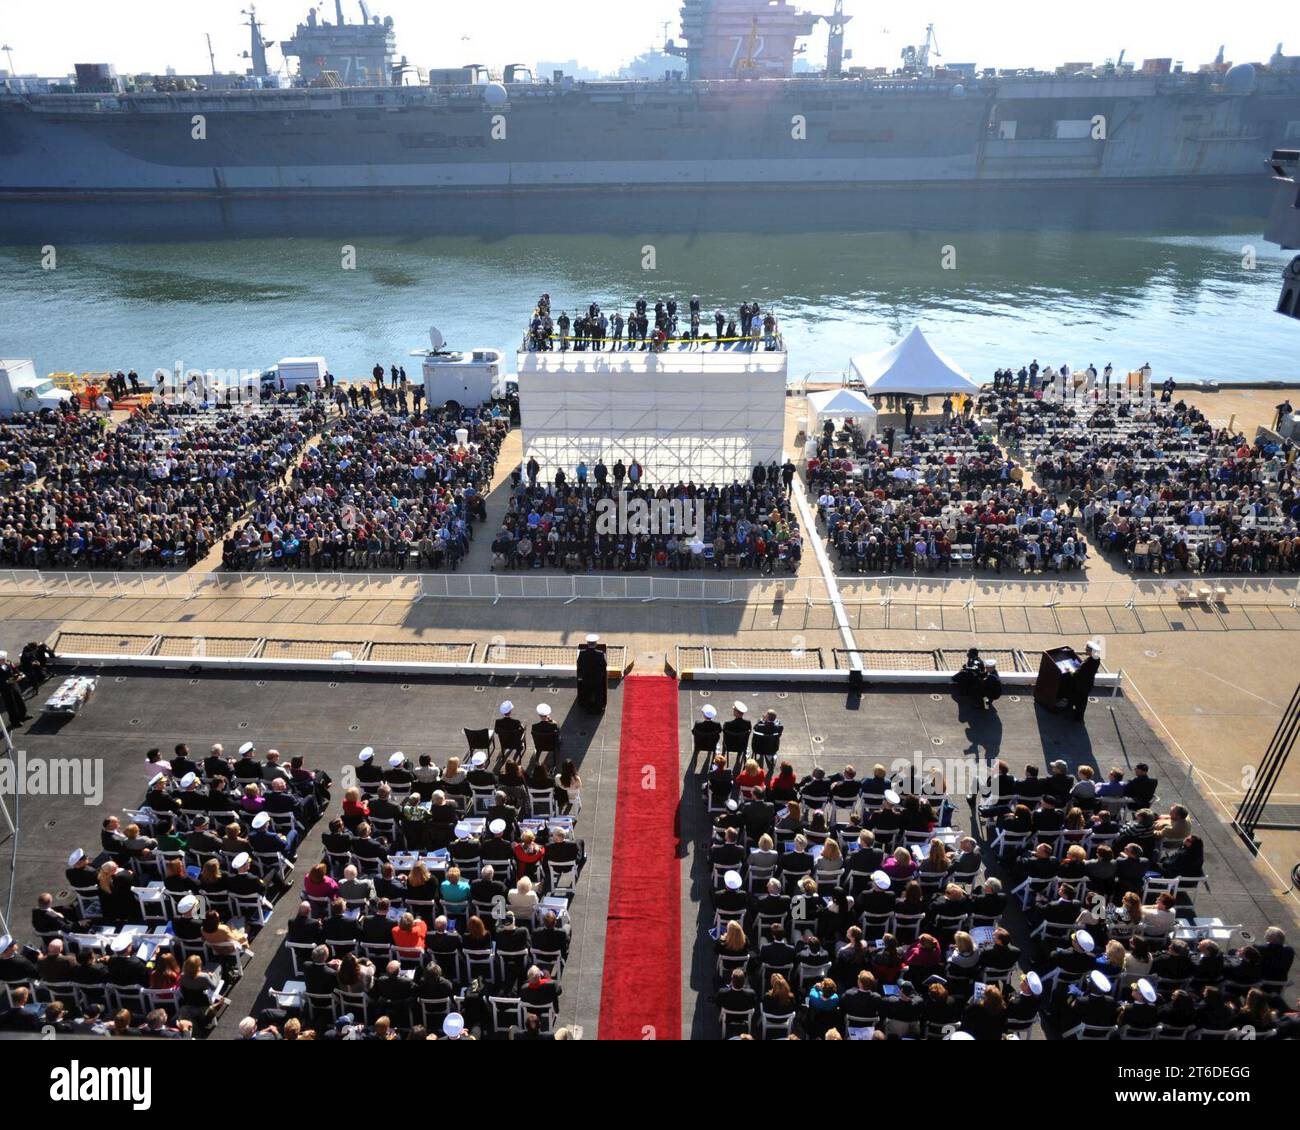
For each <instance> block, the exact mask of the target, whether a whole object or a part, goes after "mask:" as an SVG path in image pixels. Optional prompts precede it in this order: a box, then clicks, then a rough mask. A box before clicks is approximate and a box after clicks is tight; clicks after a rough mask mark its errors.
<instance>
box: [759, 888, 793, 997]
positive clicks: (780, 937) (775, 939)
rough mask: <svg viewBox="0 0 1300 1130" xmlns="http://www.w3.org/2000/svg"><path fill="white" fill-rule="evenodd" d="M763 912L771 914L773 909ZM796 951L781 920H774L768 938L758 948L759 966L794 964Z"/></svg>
mask: <svg viewBox="0 0 1300 1130" xmlns="http://www.w3.org/2000/svg"><path fill="white" fill-rule="evenodd" d="M786 905H787V907H788V906H789V899H786ZM762 913H764V914H770V913H772V911H771V910H763V911H762ZM795 953H796V950H795V947H794V946H793V945H791V944H790V940H789V938H787V937H786V932H785V926H784V925H782V924H781V923H780V922H774V923H773V924H772V926H771V929H770V930H769V931H768V940H767V941H766V942H764V943H763V944H762V945H761V946H759V948H758V963H759V967H760V968H765V969H783V968H785V967H787V966H793V964H794V958H795ZM787 980H788V978H787Z"/></svg>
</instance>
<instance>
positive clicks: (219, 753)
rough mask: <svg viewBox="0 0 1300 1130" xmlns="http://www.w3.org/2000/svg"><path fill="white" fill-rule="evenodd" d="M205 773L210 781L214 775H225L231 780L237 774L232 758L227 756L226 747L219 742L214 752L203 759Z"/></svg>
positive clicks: (214, 747) (213, 748)
mask: <svg viewBox="0 0 1300 1130" xmlns="http://www.w3.org/2000/svg"><path fill="white" fill-rule="evenodd" d="M203 775H204V776H205V777H206V778H207V779H208V780H209V781H210V780H212V778H213V777H225V778H226V779H227V780H230V779H231V778H233V777H234V775H235V770H234V768H233V767H232V762H231V760H230V758H228V757H227V756H226V751H225V747H224V746H222V745H221V743H220V742H218V743H217V744H216V745H214V746H213V747H212V752H211V753H209V754H208V756H207V757H205V758H204V759H203Z"/></svg>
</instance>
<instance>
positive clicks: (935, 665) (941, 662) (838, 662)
mask: <svg viewBox="0 0 1300 1130" xmlns="http://www.w3.org/2000/svg"><path fill="white" fill-rule="evenodd" d="M980 655H981V656H983V658H984V659H985V660H989V659H993V660H996V661H997V665H998V669H999V670H1000V671H1001V672H1003V673H1004V674H1005V673H1006V672H1022V673H1023V672H1027V671H1033V670H1034V668H1033V667H1031V666H1030V663H1029V661H1028V660H1027V659H1026V658H1025V653H1024V652H1023V651H1021V650H1020V649H1018V648H980ZM833 656H834V659H835V668H836V670H839V671H850V670H852V669H853V666H854V664H853V660H854V659H857V660H858V663H859V666H861V668H862V669H863V670H867V671H873V670H875V671H879V670H886V671H956V670H958V669H959V668H960V667H961V665H962V664H963V663H965V662H966V653H965V652H964V651H952V650H949V649H946V648H935V649H934V650H933V651H914V650H889V649H886V648H857V649H855V650H853V651H850V650H848V649H847V648H843V647H837V648H835V650H834V653H833Z"/></svg>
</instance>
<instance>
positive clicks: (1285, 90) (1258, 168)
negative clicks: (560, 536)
mask: <svg viewBox="0 0 1300 1130" xmlns="http://www.w3.org/2000/svg"><path fill="white" fill-rule="evenodd" d="M336 3H337V17H336V20H335V22H333V23H328V22H324V21H322V20H320V19H319V18H318V17H317V14H316V12H315V11H314V10H313V11H312V12H311V13H310V15H309V16H308V19H307V22H305V23H303V24H301V25H299V27H298V28H297V31H296V33H295V35H294V36H293V37H292V38H291V39H289V40H286V41H285V42H284V43H283V44H282V52H283V54H284V56H285V57H286V58H290V57H295V58H297V59H298V61H299V65H298V68H297V71H296V73H295V74H294V75H293V76H292V77H291V78H290V77H288V76H285V77H284V78H283V79H280V80H279V81H277V79H278V76H276V75H274V74H272V73H270V71H269V68H268V66H267V59H266V47H267V46H269V42H268V41H267V40H265V39H263V37H262V30H261V26H260V25H259V23H258V21H257V18H256V15H255V13H254V14H252V15H251V16H250V21H249V22H250V28H251V40H252V42H251V50H250V52H249V53H248V58H249V59H250V62H251V64H252V65H251V66H250V68H249V70H248V73H247V74H246V75H240V76H219V75H216V74H215V73H214V75H212V76H210V77H209V76H196V77H195V78H193V79H189V80H184V81H182V80H176V79H152V80H146V79H145V77H144V76H141V77H140V78H136V79H124V78H121V77H119V76H117V75H116V74H115V73H114V72H113V71H112V69H111V68H110V67H107V66H104V65H96V66H86V65H79V66H78V67H77V81H76V82H75V83H42V82H39V81H31V80H24V79H18V78H14V77H10V78H7V79H6V80H5V81H4V84H3V88H2V89H0V194H3V195H5V196H7V197H9V198H10V199H31V200H59V199H64V200H94V199H99V198H107V199H143V200H152V199H183V198H212V197H215V198H221V199H227V198H231V199H237V198H241V197H247V198H252V199H256V198H293V197H299V196H304V195H320V196H332V195H337V196H345V197H358V196H359V197H368V196H380V195H386V194H392V195H399V194H433V195H438V194H446V195H468V196H474V195H484V194H509V195H514V194H528V193H535V192H546V191H562V190H596V191H614V190H620V189H626V190H661V189H691V190H703V189H734V188H736V187H737V186H745V187H746V188H747V189H751V190H752V189H754V188H767V187H770V188H786V189H789V188H792V187H799V188H801V189H802V188H808V187H815V186H827V187H838V188H861V189H880V190H884V189H889V188H893V189H902V190H907V191H912V190H916V189H930V188H933V189H945V190H967V189H973V188H981V187H993V186H1008V185H1013V184H1014V185H1016V186H1017V187H1019V188H1021V189H1024V188H1025V187H1026V186H1033V185H1042V186H1044V187H1045V188H1049V189H1050V188H1060V187H1063V186H1066V185H1073V186H1081V185H1086V186H1096V185H1107V186H1110V185H1120V186H1123V185H1127V186H1133V185H1141V184H1146V183H1150V182H1162V183H1170V182H1176V183H1178V184H1184V185H1185V184H1188V183H1195V184H1205V185H1211V184H1233V183H1246V182H1251V181H1256V180H1258V179H1259V177H1260V176H1261V174H1262V172H1263V170H1264V168H1265V161H1266V160H1267V158H1268V156H1269V154H1270V153H1271V152H1272V150H1273V149H1275V148H1277V147H1279V146H1284V145H1291V146H1294V145H1296V144H1297V143H1298V142H1300V59H1297V58H1296V57H1288V56H1284V55H1283V54H1282V53H1281V47H1280V45H1279V48H1278V50H1277V52H1276V53H1275V54H1274V55H1273V56H1272V57H1271V58H1270V59H1269V60H1268V61H1266V62H1260V63H1238V64H1237V65H1235V66H1230V65H1228V64H1226V63H1224V62H1223V60H1222V52H1221V53H1220V58H1219V59H1218V60H1216V61H1215V62H1214V63H1212V64H1206V65H1204V66H1201V67H1198V68H1197V69H1196V70H1194V71H1186V70H1184V69H1183V68H1182V67H1181V65H1174V64H1173V63H1172V61H1171V60H1147V61H1146V62H1145V63H1144V64H1143V65H1142V66H1141V67H1135V66H1133V65H1132V64H1127V65H1126V64H1124V63H1123V60H1122V56H1121V59H1120V61H1119V62H1118V63H1109V62H1108V63H1105V64H1101V65H1094V64H1092V63H1078V64H1067V65H1066V66H1064V67H1058V68H1056V69H1054V70H1053V71H1051V72H1041V73H1040V72H1024V71H1017V72H1007V71H999V70H996V69H988V70H978V69H976V68H975V67H973V66H964V67H963V66H938V65H932V63H931V59H930V47H931V43H930V36H929V34H928V33H927V40H926V44H925V46H924V47H922V48H920V49H912V48H909V49H908V52H905V53H904V59H903V66H902V67H901V68H899V69H897V70H895V71H893V72H890V73H883V72H881V71H868V70H865V69H862V68H850V67H846V65H845V64H846V61H847V60H846V59H845V52H844V49H843V30H844V23H845V21H846V19H847V17H846V16H845V15H844V13H843V10H842V2H840V3H836V5H835V11H834V13H833V14H832V15H831V16H820V15H814V14H812V13H809V12H804V11H801V10H799V9H797V8H795V7H794V6H793V5H791V4H790V3H788V2H786V0H776V2H772V3H768V2H766V0H683V8H682V32H683V35H684V37H685V39H686V43H685V44H677V43H669V44H668V45H667V46H666V48H665V51H666V52H669V53H670V54H671V55H672V56H676V57H680V59H681V67H682V69H681V70H673V71H670V73H669V74H668V75H667V76H666V77H665V78H664V79H663V80H661V81H625V82H619V81H599V82H578V81H573V80H571V79H567V78H565V77H563V76H560V75H554V76H551V77H548V78H543V77H541V76H537V77H534V76H533V75H532V74H531V73H530V72H529V71H528V70H527V69H526V68H523V67H518V66H511V67H507V68H505V69H504V71H503V72H502V73H501V74H500V75H498V76H492V75H490V74H488V72H487V70H486V68H484V67H481V66H477V65H471V66H467V67H460V68H452V69H449V70H442V71H440V70H431V71H428V72H423V71H420V70H419V68H417V67H413V66H411V65H410V64H408V63H407V62H406V60H405V59H404V58H401V59H399V58H398V56H397V53H396V37H395V32H394V29H393V25H392V21H391V19H389V20H380V19H379V18H378V17H376V16H372V15H371V14H370V13H369V11H368V10H367V9H366V8H365V6H364V4H363V5H362V16H361V19H360V20H354V21H353V22H348V20H347V19H346V16H345V13H344V10H343V6H342V2H341V0H336ZM821 20H826V21H827V23H828V24H829V50H828V54H827V59H826V61H825V66H824V67H823V68H821V69H819V70H818V71H816V72H813V73H803V74H799V73H796V70H795V62H794V61H795V59H796V58H797V57H798V55H799V51H800V41H801V40H802V39H803V38H804V37H806V36H807V35H809V34H810V33H811V32H812V31H813V30H814V28H815V27H816V25H817V24H818V22H819V21H821ZM909 52H910V54H909ZM673 61H674V62H676V59H675V58H674V60H673ZM214 71H215V68H214Z"/></svg>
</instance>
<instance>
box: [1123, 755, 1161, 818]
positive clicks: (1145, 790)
mask: <svg viewBox="0 0 1300 1130" xmlns="http://www.w3.org/2000/svg"><path fill="white" fill-rule="evenodd" d="M1156 784H1157V782H1156V779H1155V778H1154V777H1153V776H1151V769H1150V766H1148V765H1147V764H1146V763H1145V762H1142V761H1139V762H1138V763H1137V764H1136V765H1135V766H1133V776H1132V777H1130V778H1129V779H1128V780H1127V781H1125V782H1124V795H1125V796H1126V797H1127V798H1128V803H1129V807H1130V808H1131V809H1133V810H1134V811H1137V810H1138V809H1142V808H1150V807H1151V802H1152V801H1153V800H1155V796H1156Z"/></svg>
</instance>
